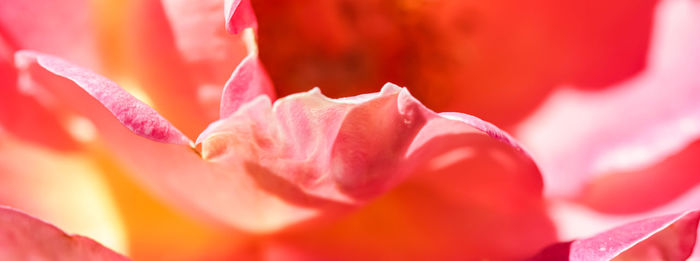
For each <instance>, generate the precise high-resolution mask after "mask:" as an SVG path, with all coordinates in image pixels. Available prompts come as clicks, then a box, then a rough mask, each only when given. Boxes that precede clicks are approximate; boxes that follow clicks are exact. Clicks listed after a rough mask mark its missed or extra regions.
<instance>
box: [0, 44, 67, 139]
mask: <svg viewBox="0 0 700 261" xmlns="http://www.w3.org/2000/svg"><path fill="white" fill-rule="evenodd" d="M13 54H14V50H12V48H11V47H10V46H9V45H8V44H6V42H5V41H3V38H2V36H0V129H4V130H5V131H7V132H10V133H12V134H14V135H15V136H17V137H19V138H22V139H24V140H27V141H32V142H35V143H38V144H42V145H45V146H48V147H51V148H54V149H59V150H71V149H75V148H76V147H77V144H76V142H75V141H74V140H73V138H72V137H71V136H70V135H69V133H68V132H67V131H66V129H65V128H64V126H63V125H62V124H61V122H60V121H59V119H58V118H57V117H56V116H55V115H54V114H53V113H52V112H50V111H48V110H47V109H46V108H45V107H44V106H43V105H42V104H40V102H39V100H37V99H35V98H34V97H31V96H30V94H28V93H26V91H25V92H23V91H22V90H20V89H19V87H18V86H17V70H16V69H15V68H14V65H13V60H14V59H13Z"/></svg>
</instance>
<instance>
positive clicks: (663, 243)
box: [530, 211, 700, 261]
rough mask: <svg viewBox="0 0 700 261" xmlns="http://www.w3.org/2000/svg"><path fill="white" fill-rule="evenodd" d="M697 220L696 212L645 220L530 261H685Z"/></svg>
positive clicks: (552, 248) (555, 247) (554, 249)
mask: <svg viewBox="0 0 700 261" xmlns="http://www.w3.org/2000/svg"><path fill="white" fill-rule="evenodd" d="M699 220H700V212H698V211H691V212H685V213H681V214H672V215H666V216H660V217H654V218H648V219H644V220H640V221H636V222H632V223H629V224H625V225H622V226H620V227H616V228H613V229H611V230H608V231H605V232H603V233H600V234H597V235H595V236H592V237H589V238H586V239H579V240H574V241H572V242H567V243H559V244H556V245H552V246H550V247H548V248H546V249H544V250H543V251H542V252H540V253H539V254H538V255H537V256H536V257H534V258H532V259H530V260H532V261H536V260H593V261H596V260H600V261H604V260H612V259H613V258H615V260H686V259H687V258H688V257H690V255H691V253H692V252H693V247H694V246H695V243H696V242H695V241H696V237H697V230H698V221H699Z"/></svg>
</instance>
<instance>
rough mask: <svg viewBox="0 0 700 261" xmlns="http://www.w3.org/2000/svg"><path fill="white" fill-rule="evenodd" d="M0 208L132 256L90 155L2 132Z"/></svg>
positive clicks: (115, 210) (98, 171)
mask: <svg viewBox="0 0 700 261" xmlns="http://www.w3.org/2000/svg"><path fill="white" fill-rule="evenodd" d="M0 204H2V205H6V206H11V207H14V208H18V209H22V210H23V211H26V212H27V213H30V214H32V215H34V216H37V217H40V218H42V219H44V220H48V221H50V222H51V223H53V224H56V225H59V226H61V227H62V228H64V229H66V230H67V231H70V232H72V233H79V234H82V235H86V236H89V237H91V238H94V239H96V240H97V241H99V242H101V243H102V244H105V245H107V246H109V247H110V248H112V249H114V250H116V251H119V252H122V253H124V252H125V251H127V246H126V242H125V241H126V239H125V237H126V235H125V233H124V230H123V229H124V226H123V224H122V220H121V217H120V216H119V215H118V213H117V207H116V205H115V200H114V198H113V195H112V193H111V191H110V189H109V187H108V185H107V183H106V181H105V180H104V179H103V178H102V176H101V174H100V170H99V169H98V168H97V167H96V166H95V165H93V164H92V162H90V160H89V158H88V156H86V155H84V154H77V153H65V152H62V153H58V152H55V151H52V150H48V149H46V148H42V147H39V146H36V145H30V144H27V143H23V142H20V141H18V140H17V139H16V138H14V137H12V136H10V135H7V134H6V133H0ZM86 209H89V210H90V211H89V214H86V213H88V212H86ZM0 252H2V251H0ZM1 255H2V254H1V253H0V256H1ZM2 260H6V259H2Z"/></svg>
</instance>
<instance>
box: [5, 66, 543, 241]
mask: <svg viewBox="0 0 700 261" xmlns="http://www.w3.org/2000/svg"><path fill="white" fill-rule="evenodd" d="M18 56H19V57H20V58H22V59H18V61H23V62H24V63H21V64H20V65H22V64H25V65H30V66H28V67H23V68H27V69H29V70H28V71H26V72H29V73H30V74H28V75H29V76H33V77H34V80H36V81H38V82H40V83H52V84H50V85H47V87H50V89H49V90H51V93H53V94H55V95H56V96H57V97H58V98H59V100H72V102H71V104H68V105H76V106H73V111H75V112H77V113H80V114H82V115H85V116H87V117H89V118H90V119H92V120H93V122H95V124H96V127H97V129H98V130H99V131H100V132H99V134H100V135H101V136H102V137H103V139H104V141H105V142H106V143H107V145H108V146H109V148H110V149H111V150H112V152H114V153H115V155H117V156H118V157H119V158H120V159H121V161H122V162H123V163H124V164H125V165H126V166H128V168H129V170H131V171H132V172H133V173H134V174H135V175H136V177H137V178H138V179H139V180H140V181H141V182H143V183H144V184H146V185H148V186H149V187H150V188H151V189H152V191H154V192H155V193H157V194H158V195H160V196H161V197H162V198H164V199H166V200H168V201H169V202H172V203H173V204H176V205H178V206H180V207H182V208H184V209H186V210H188V211H189V212H190V213H193V214H200V215H203V216H205V217H208V218H212V219H214V220H218V221H221V222H223V223H226V224H228V225H231V226H234V227H237V228H240V229H244V230H247V231H251V232H258V233H263V232H271V231H276V230H278V229H282V228H285V227H288V226H290V225H292V224H298V223H300V222H303V221H310V220H311V219H314V218H325V217H329V218H332V217H336V216H337V215H339V214H343V213H346V212H347V211H349V210H352V209H355V207H358V206H361V205H364V204H366V203H367V202H369V201H371V200H373V199H375V198H377V197H378V196H380V195H382V194H384V193H386V192H388V191H390V190H391V189H392V188H394V187H396V186H397V185H399V184H401V183H402V182H403V181H404V180H407V179H409V178H412V177H413V176H414V175H415V173H433V172H434V171H437V170H439V169H441V168H450V166H452V165H455V164H456V165H457V166H459V167H456V169H455V170H454V171H450V172H449V173H453V174H455V175H458V177H461V175H463V173H468V171H470V170H472V171H479V172H482V173H491V172H493V171H492V170H494V169H491V168H496V169H497V170H498V172H497V173H503V174H502V175H505V176H501V175H496V174H491V176H492V177H498V179H496V180H492V181H479V182H474V183H470V182H469V181H464V182H462V183H460V184H461V185H459V186H458V187H455V188H454V189H455V191H454V193H457V194H456V196H457V198H458V199H459V195H460V194H459V193H460V191H462V188H463V187H464V186H466V185H468V184H479V183H482V182H488V184H491V185H490V186H483V187H484V188H489V189H488V190H487V191H490V192H493V193H496V192H500V191H510V192H509V193H508V194H507V195H517V197H516V198H517V199H521V200H525V202H526V203H527V204H525V203H523V204H517V205H514V204H511V203H507V202H518V201H517V200H511V199H508V200H503V201H502V202H503V203H496V204H493V203H490V202H491V201H488V202H481V203H479V204H487V205H489V206H492V207H494V208H497V209H499V210H500V211H506V212H508V213H511V212H513V213H520V214H522V216H524V217H526V218H525V219H524V220H525V221H524V222H525V223H527V224H533V223H534V224H544V225H537V226H520V223H517V222H516V223H515V224H513V223H509V224H511V225H510V226H511V227H509V226H505V225H503V222H506V223H507V222H510V221H508V220H510V218H506V217H510V214H508V215H503V216H501V218H497V219H494V220H497V222H495V223H496V224H498V225H493V224H492V225H489V226H488V227H509V228H513V229H516V228H517V229H519V230H521V231H522V229H523V227H537V228H541V227H546V224H548V222H547V221H546V218H545V217H544V215H543V213H544V212H543V209H542V206H541V198H540V190H541V180H540V178H539V175H538V172H537V168H536V167H535V166H534V164H533V163H532V161H531V159H530V158H529V157H528V156H527V155H526V154H524V153H522V150H521V149H520V148H519V147H518V146H517V144H515V143H514V142H513V141H512V140H510V139H509V138H508V136H507V135H505V134H503V132H501V131H500V130H498V129H496V128H495V127H493V126H490V125H488V124H486V123H483V122H481V121H479V120H476V119H473V118H469V117H460V116H458V115H454V114H453V115H450V116H442V115H439V114H436V113H434V112H432V111H430V110H428V109H426V108H425V107H423V106H422V105H421V104H420V103H419V102H418V101H417V100H415V99H414V98H413V97H411V96H410V94H409V93H408V92H407V91H406V90H405V89H400V88H398V87H396V86H394V85H391V84H389V85H387V86H386V87H385V88H384V89H383V90H382V92H380V93H375V94H369V95H363V96H358V97H351V98H345V99H336V100H334V99H329V98H327V97H325V96H323V95H321V94H320V92H318V91H311V92H308V93H301V94H296V95H293V96H290V97H286V98H283V99H280V100H278V101H276V102H275V104H274V105H273V104H271V103H270V101H269V98H268V97H267V96H264V95H263V96H259V97H257V98H255V99H253V100H252V101H250V102H248V103H244V104H243V105H242V106H240V107H239V108H238V110H236V112H235V113H233V114H232V115H230V116H229V117H227V118H225V119H222V120H220V121H218V122H215V123H213V124H212V125H211V126H210V127H209V128H208V129H207V130H206V131H205V132H204V133H202V135H200V138H199V139H198V143H199V144H200V145H201V155H202V157H203V158H204V159H206V160H202V159H201V158H200V157H199V156H198V155H197V154H195V153H194V152H193V151H192V150H191V148H190V147H188V146H182V144H184V143H186V138H185V137H184V136H183V135H182V134H180V133H179V132H176V131H175V129H174V128H173V127H172V126H171V125H169V124H167V121H165V120H163V119H162V117H160V116H158V115H157V114H156V113H155V112H154V111H153V110H152V109H150V108H148V107H146V106H145V105H143V104H141V103H138V102H136V101H135V100H134V99H133V98H132V97H130V96H128V95H125V94H124V92H123V91H122V90H120V89H118V87H117V86H116V85H114V84H113V83H111V82H108V81H105V80H104V79H103V78H101V77H97V76H95V75H94V74H91V73H87V72H85V71H84V70H82V69H79V68H76V67H73V66H70V65H68V64H66V63H65V62H63V61H61V60H58V59H56V58H52V57H49V56H44V55H40V54H36V53H30V52H21V53H20V54H19V55H18ZM42 68H43V69H45V70H48V72H52V73H53V74H46V72H47V71H43V72H42V71H41V69H42ZM56 76H63V77H67V78H68V79H70V80H72V81H73V83H76V84H78V87H80V88H76V86H74V85H72V83H70V82H68V81H65V80H64V81H59V80H60V79H55V78H58V77H56ZM52 79H53V80H52ZM71 90H78V91H73V92H71ZM105 92H110V93H114V94H116V95H111V96H101V94H103V93H105ZM85 94H92V95H85ZM98 101H99V102H101V103H98ZM124 104H130V105H129V108H130V110H126V111H124V110H122V109H121V108H123V107H120V106H123V105H124ZM69 107H71V106H69ZM105 109H106V110H105ZM141 113H143V114H141ZM110 114H111V115H110ZM112 116H116V120H115V119H114V118H113V117H112ZM121 124H123V125H125V126H127V127H129V128H130V129H131V130H132V131H129V130H127V129H126V128H123V127H121V126H119V125H121ZM149 124H150V125H149ZM146 126H153V128H148V127H146ZM149 130H150V131H149ZM134 133H136V134H139V135H141V136H146V137H148V138H150V139H151V140H147V139H143V138H140V137H138V136H137V135H133V134H134ZM455 139H456V140H455ZM155 141H159V142H155ZM163 142H166V143H174V144H166V143H163ZM486 159H490V160H486ZM460 162H467V163H473V164H476V163H478V162H488V163H489V164H490V165H488V166H490V167H489V168H487V167H485V166H482V165H479V164H477V165H470V164H466V163H464V164H458V163H460ZM465 164H466V165H465ZM483 164H486V163H483ZM428 176H429V175H428ZM435 177H440V176H438V175H435ZM465 177H474V178H477V177H479V175H469V176H465ZM453 179H454V178H450V177H447V178H444V179H439V178H438V179H436V180H438V181H439V182H437V185H436V186H438V185H439V186H442V184H444V182H446V183H447V184H446V185H449V184H453V182H452V180H453ZM511 181H514V182H511ZM417 183H421V182H417ZM511 186H515V187H511ZM491 188H493V189H491ZM499 188H501V189H503V190H499ZM470 191H472V192H476V191H482V190H480V189H471V190H470ZM482 192H486V191H482ZM479 194H480V195H481V194H483V193H479ZM496 194H498V193H496ZM471 196H474V197H477V196H478V195H471V194H470V197H471ZM465 197H466V196H465ZM477 198H479V199H478V200H481V198H480V197H477ZM467 202H472V201H471V200H467ZM427 205H429V204H427ZM457 205H459V204H457ZM421 206H423V204H421ZM519 206H528V207H526V208H520V207H519ZM458 209H461V208H458ZM465 209H472V208H465ZM436 212H439V213H444V212H440V211H436ZM470 213H475V212H470V211H468V212H466V213H464V215H466V216H469V215H471V214H470ZM309 224H311V223H309ZM485 227H486V226H485ZM465 229H466V228H465ZM506 231H508V230H502V233H506ZM545 231H546V230H545ZM483 233H486V232H483ZM483 233H481V232H480V233H478V235H482V234H483ZM494 234H495V235H498V234H499V233H494ZM522 234H525V233H522ZM549 235H550V234H547V233H545V234H544V235H543V237H544V238H542V239H539V240H532V242H531V243H532V245H528V246H529V247H522V246H523V244H513V245H511V246H510V247H509V248H517V249H520V251H521V252H518V253H525V252H527V250H528V249H530V250H532V249H535V246H537V247H539V246H541V245H542V244H544V243H547V239H548V238H550V236H549ZM489 242H492V241H489ZM495 249H496V248H494V249H489V251H494V252H498V251H497V250H495ZM498 249H500V248H498ZM513 253H515V252H513Z"/></svg>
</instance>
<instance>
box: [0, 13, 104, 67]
mask: <svg viewBox="0 0 700 261" xmlns="http://www.w3.org/2000/svg"><path fill="white" fill-rule="evenodd" d="M91 7H92V5H91V1H89V0H66V1H52V0H38V1H21V0H7V1H2V3H0V38H3V39H4V40H5V41H7V43H9V44H10V46H11V47H12V48H13V49H14V50H19V49H33V50H39V51H42V52H45V53H49V54H53V55H60V56H61V57H64V58H66V59H70V60H71V61H73V62H75V63H77V64H79V65H81V66H87V67H90V68H93V69H97V68H98V67H99V66H100V63H99V56H98V55H97V42H96V41H97V39H96V37H95V36H96V32H95V30H96V28H95V26H94V25H95V22H94V17H93V16H92V15H93V13H92V12H91V9H90V8H91Z"/></svg>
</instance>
